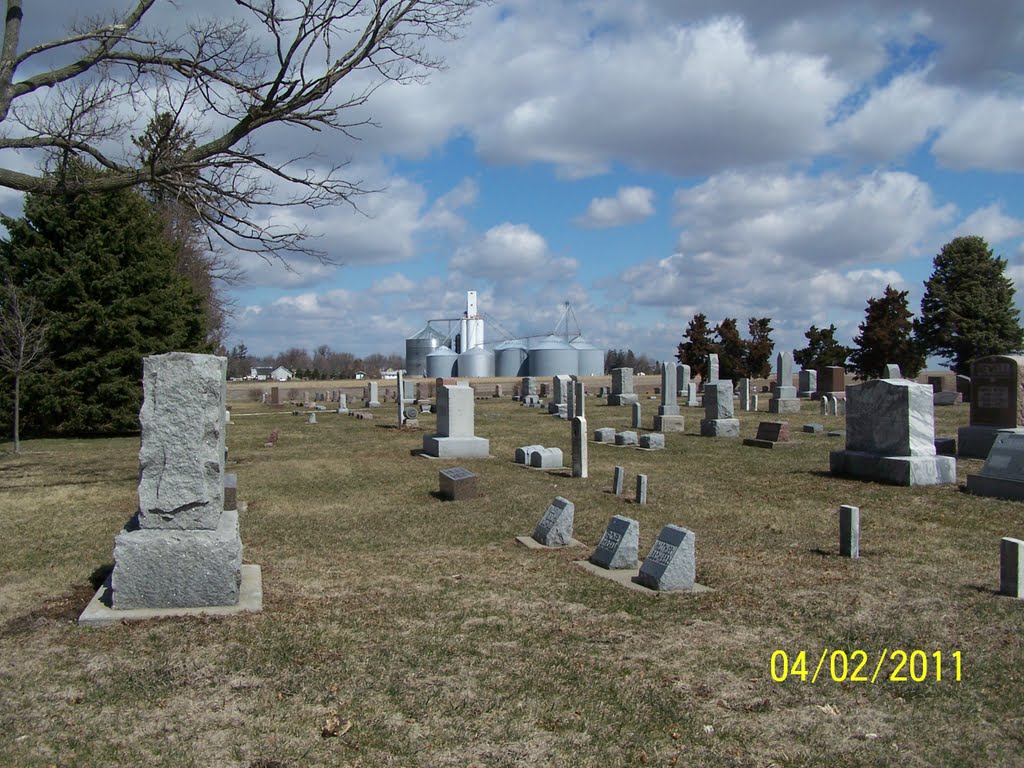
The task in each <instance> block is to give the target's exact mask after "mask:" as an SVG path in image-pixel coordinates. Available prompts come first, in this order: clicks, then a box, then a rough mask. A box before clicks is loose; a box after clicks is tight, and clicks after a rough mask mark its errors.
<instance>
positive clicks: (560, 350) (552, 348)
mask: <svg viewBox="0 0 1024 768" xmlns="http://www.w3.org/2000/svg"><path fill="white" fill-rule="evenodd" d="M529 368H530V376H576V375H578V374H579V369H580V358H579V352H577V351H576V350H575V349H573V348H572V347H571V346H570V345H569V343H568V342H566V341H564V340H563V339H559V338H558V337H557V336H549V337H548V338H547V339H545V340H544V341H541V342H539V343H537V344H534V345H533V346H531V347H530V356H529Z"/></svg>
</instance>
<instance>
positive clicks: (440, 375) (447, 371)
mask: <svg viewBox="0 0 1024 768" xmlns="http://www.w3.org/2000/svg"><path fill="white" fill-rule="evenodd" d="M458 360H459V356H458V355H457V354H456V353H455V352H453V351H452V350H451V349H449V348H448V347H438V348H437V349H435V350H434V351H433V352H431V353H430V354H429V355H427V378H428V379H450V378H453V377H454V376H455V364H456V363H457V362H458Z"/></svg>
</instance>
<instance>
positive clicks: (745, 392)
mask: <svg viewBox="0 0 1024 768" xmlns="http://www.w3.org/2000/svg"><path fill="white" fill-rule="evenodd" d="M752 385H753V382H752V381H751V380H750V379H740V383H739V384H738V385H737V391H738V392H739V398H740V410H741V411H749V410H751V404H752V402H753V398H754V391H753V390H754V388H753V386H752Z"/></svg>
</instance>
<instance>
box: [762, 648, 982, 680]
mask: <svg viewBox="0 0 1024 768" xmlns="http://www.w3.org/2000/svg"><path fill="white" fill-rule="evenodd" d="M808 659H810V662H809V661H808ZM815 662H816V663H815ZM770 668H771V675H772V680H774V681H775V682H776V683H784V682H786V681H787V680H795V681H799V682H801V683H807V682H810V683H816V682H818V680H821V681H822V682H824V681H826V680H831V681H832V682H834V683H868V684H869V685H871V684H875V683H886V682H888V683H924V682H928V681H934V682H936V683H942V682H955V683H959V682H961V681H962V680H963V658H962V652H961V651H951V652H948V653H943V652H942V651H924V650H921V649H915V650H904V649H902V648H894V649H889V648H883V649H882V651H881V652H880V653H878V654H877V655H875V654H871V653H868V651H864V650H861V649H859V648H858V649H856V650H853V651H847V650H844V649H842V648H833V649H829V648H822V650H821V655H820V656H817V657H815V656H810V655H808V652H807V651H795V652H793V653H792V654H790V653H787V652H786V651H783V650H777V651H775V652H773V653H772V658H771V664H770Z"/></svg>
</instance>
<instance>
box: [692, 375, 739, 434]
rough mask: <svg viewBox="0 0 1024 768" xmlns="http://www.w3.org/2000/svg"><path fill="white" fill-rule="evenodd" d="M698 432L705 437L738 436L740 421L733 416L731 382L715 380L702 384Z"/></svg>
mask: <svg viewBox="0 0 1024 768" xmlns="http://www.w3.org/2000/svg"><path fill="white" fill-rule="evenodd" d="M700 433H701V434H702V435H704V436H705V437H739V436H740V421H739V419H737V418H735V416H734V411H733V402H732V382H730V381H717V382H715V383H713V384H712V383H709V384H705V385H704V418H703V419H701V420H700Z"/></svg>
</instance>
